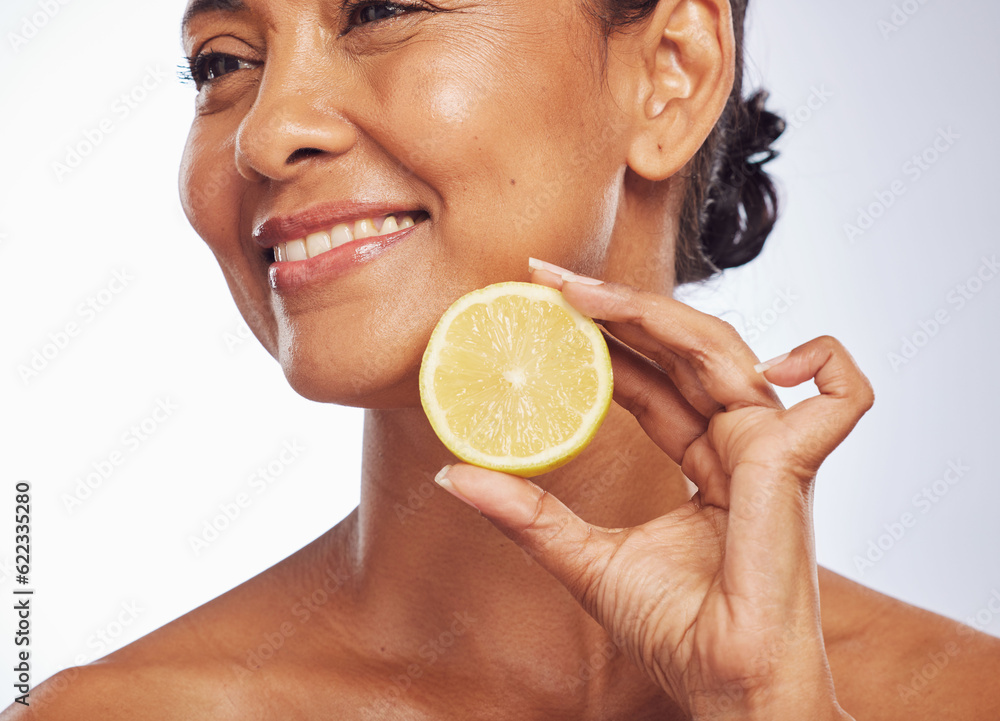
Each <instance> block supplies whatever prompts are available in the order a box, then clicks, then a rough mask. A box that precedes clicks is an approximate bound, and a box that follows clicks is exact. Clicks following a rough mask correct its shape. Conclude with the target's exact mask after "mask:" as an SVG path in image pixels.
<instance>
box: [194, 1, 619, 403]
mask: <svg viewBox="0 0 1000 721" xmlns="http://www.w3.org/2000/svg"><path fill="white" fill-rule="evenodd" d="M407 2H408V3H409V2H410V0H407ZM348 4H349V3H348ZM184 42H185V49H186V52H187V54H188V55H190V56H192V57H196V58H198V60H196V61H195V68H196V72H195V79H196V80H200V81H203V82H202V84H201V88H200V90H199V94H198V97H197V102H196V116H195V119H194V122H193V124H192V127H191V132H190V136H189V138H188V142H187V147H186V149H185V154H184V159H183V163H182V167H181V178H180V184H181V196H182V201H183V204H184V208H185V211H186V213H187V215H188V217H189V219H190V221H191V223H192V224H193V225H194V227H195V229H196V230H197V232H198V233H199V234H200V235H201V236H202V238H204V239H205V241H206V242H207V243H208V245H209V246H210V248H211V249H212V251H213V253H214V254H215V256H216V258H217V259H218V261H219V264H220V265H221V267H222V270H223V273H224V274H225V277H226V280H227V282H228V284H229V287H230V290H231V291H232V293H233V296H234V298H235V299H236V302H237V304H238V305H239V307H240V310H241V312H242V314H243V316H244V318H246V320H247V322H248V323H249V325H250V327H251V328H252V329H253V331H254V333H255V334H256V335H257V337H258V338H259V339H260V340H261V342H262V343H263V344H264V345H265V347H267V349H268V350H269V351H270V352H271V354H272V355H274V356H275V357H276V358H277V359H278V361H279V362H280V363H281V366H282V368H283V369H284V372H285V374H286V376H287V378H288V380H289V382H290V383H291V385H292V386H293V387H294V388H295V390H296V391H298V392H299V393H301V394H302V395H303V396H305V397H307V398H311V399H314V400H318V401H328V402H336V403H342V404H349V405H360V406H367V407H391V406H399V405H415V404H417V403H419V400H418V394H417V383H416V373H417V369H418V367H419V363H420V358H421V355H422V353H423V349H424V346H425V344H426V342H427V339H428V337H429V336H430V332H431V330H432V329H433V327H434V324H435V322H436V321H437V319H438V318H439V317H440V315H441V314H442V313H443V312H444V310H445V308H447V306H448V305H449V304H450V303H451V302H452V301H454V300H455V299H456V298H457V297H458V296H459V295H461V294H463V293H465V292H467V291H470V290H472V289H474V288H478V287H481V286H484V285H487V284H489V283H492V282H497V281H501V280H515V279H516V280H524V279H526V278H527V259H528V257H529V256H535V257H539V258H542V259H544V260H549V261H552V262H555V263H558V264H559V265H563V266H565V267H569V268H573V269H575V270H579V271H581V272H588V271H589V272H599V271H600V269H601V268H602V267H603V263H604V260H605V257H606V254H607V252H608V248H609V244H610V243H611V242H612V235H613V233H612V231H613V226H614V224H615V218H616V215H617V213H618V206H619V202H620V195H621V192H622V186H623V183H622V181H623V176H624V171H625V160H624V159H625V156H626V144H627V140H628V139H627V137H626V135H627V133H626V132H624V130H623V128H624V127H625V123H624V121H623V116H622V114H621V111H620V110H619V109H618V104H617V103H616V99H615V98H614V97H613V96H612V91H611V90H610V86H609V85H608V83H606V82H605V79H604V77H603V76H602V72H601V64H600V63H601V61H600V53H601V43H602V40H601V38H600V37H599V35H598V34H597V31H596V29H595V27H594V25H593V22H592V20H591V19H590V18H589V17H588V16H586V15H585V14H584V12H583V7H582V2H581V0H546V1H545V2H539V1H538V0H436V2H435V4H434V5H431V4H429V3H424V2H416V1H414V4H413V5H409V4H407V5H402V4H388V3H384V2H367V1H366V2H363V3H359V5H358V6H357V7H355V8H353V9H352V8H350V7H344V6H343V4H342V3H340V2H329V1H328V0H326V1H324V0H243V2H240V1H239V0H201V1H199V0H195V2H192V4H191V6H190V7H189V10H188V18H187V22H186V29H185V35H184ZM387 215H393V216H394V219H395V220H396V221H397V225H398V224H399V223H400V222H403V223H404V225H405V221H404V220H403V216H404V215H405V216H407V217H409V218H410V219H411V220H414V221H416V222H415V224H414V225H413V227H412V228H408V229H407V228H404V229H402V230H399V231H395V232H392V231H391V222H390V225H389V226H385V227H383V225H382V223H383V218H384V217H385V216H387ZM365 219H372V221H373V223H372V225H374V230H381V231H383V232H384V233H385V234H384V235H381V236H380V237H368V238H365V237H364V234H365V232H371V231H372V230H373V228H371V227H369V223H367V222H365ZM338 226H346V228H347V229H349V230H350V231H351V235H348V234H347V233H346V232H345V228H344V227H338ZM335 227H338V228H337V230H336V231H334V233H333V236H332V240H331V245H333V244H335V243H343V245H339V246H338V247H336V248H333V249H332V250H330V251H328V252H326V253H322V252H320V251H321V250H322V249H323V248H325V247H326V246H325V245H324V243H325V240H324V237H323V235H322V233H323V232H324V231H325V232H327V233H329V232H330V231H331V230H333V229H334V228H335ZM356 231H357V232H356ZM314 233H319V235H315V236H314V237H313V238H311V239H310V240H309V244H310V245H311V246H312V248H311V251H312V252H313V253H316V254H317V255H315V257H310V258H309V259H308V260H306V261H291V260H284V261H281V262H275V260H274V252H275V251H274V249H273V246H274V244H275V243H279V242H286V243H288V242H289V241H290V243H289V245H287V246H284V248H285V250H283V251H279V253H280V252H284V253H286V254H288V255H286V256H285V257H288V256H289V255H291V257H298V256H295V255H294V254H295V252H296V246H297V245H298V244H297V243H296V242H295V241H296V240H297V239H302V238H307V237H308V236H310V235H313V234H314ZM351 238H354V239H353V240H351ZM298 252H301V250H299V251H298ZM307 252H309V251H307Z"/></svg>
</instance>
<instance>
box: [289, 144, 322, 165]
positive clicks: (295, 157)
mask: <svg viewBox="0 0 1000 721" xmlns="http://www.w3.org/2000/svg"><path fill="white" fill-rule="evenodd" d="M322 153H323V151H322V150H320V149H318V148H299V149H298V150H296V151H295V152H294V153H292V154H291V155H289V156H288V159H287V160H286V161H285V164H286V165H293V164H295V163H297V162H298V161H300V160H302V159H304V158H311V157H312V156H314V155H321V154H322Z"/></svg>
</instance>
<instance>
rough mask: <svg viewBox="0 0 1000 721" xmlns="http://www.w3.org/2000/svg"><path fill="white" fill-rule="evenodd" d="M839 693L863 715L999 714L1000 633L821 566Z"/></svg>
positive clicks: (910, 718)
mask: <svg viewBox="0 0 1000 721" xmlns="http://www.w3.org/2000/svg"><path fill="white" fill-rule="evenodd" d="M820 597H821V604H822V609H823V633H824V637H825V639H826V646H827V654H828V656H829V659H830V667H831V669H832V671H833V678H834V683H835V684H836V687H837V696H838V698H839V699H840V702H841V705H842V706H843V707H844V709H845V710H846V711H848V712H849V713H851V714H853V715H855V716H856V717H857V718H859V719H864V718H878V719H883V720H886V721H893V720H894V719H900V720H902V719H906V720H907V721H922V720H923V719H935V720H936V719H940V718H941V717H942V714H947V716H948V717H949V718H961V719H963V720H965V721H979V720H980V719H982V721H987V720H989V721H993V720H994V719H996V718H1000V639H997V638H995V637H993V636H990V635H988V634H985V633H981V632H979V631H977V630H975V629H974V628H972V627H970V626H968V625H966V624H963V623H959V622H957V621H954V620H952V619H949V618H946V617H944V616H941V615H939V614H936V613H932V612H930V611H927V610H924V609H921V608H918V607H916V606H912V605H910V604H908V603H904V602H903V601H900V600H898V599H895V598H892V597H890V596H886V595H885V594H882V593H879V592H877V591H874V590H872V589H870V588H866V587H865V586H862V585H861V584H858V583H855V582H854V581H851V580H849V579H847V578H844V577H843V576H839V575H837V574H835V573H833V572H832V571H828V570H826V569H820Z"/></svg>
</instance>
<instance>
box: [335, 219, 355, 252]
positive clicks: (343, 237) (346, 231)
mask: <svg viewBox="0 0 1000 721" xmlns="http://www.w3.org/2000/svg"><path fill="white" fill-rule="evenodd" d="M352 240H354V233H352V232H351V229H350V228H348V227H347V225H346V224H345V223H341V224H340V225H335V226H333V230H331V231H330V242H331V243H333V247H334V248H336V247H337V246H338V245H343V244H344V243H350V242H351V241H352Z"/></svg>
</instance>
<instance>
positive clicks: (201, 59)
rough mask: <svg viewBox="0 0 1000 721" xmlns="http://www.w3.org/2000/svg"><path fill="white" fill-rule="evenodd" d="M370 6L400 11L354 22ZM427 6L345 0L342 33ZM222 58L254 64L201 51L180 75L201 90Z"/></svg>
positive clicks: (190, 60) (210, 80)
mask: <svg viewBox="0 0 1000 721" xmlns="http://www.w3.org/2000/svg"><path fill="white" fill-rule="evenodd" d="M368 8H387V9H390V10H398V11H400V12H395V13H393V14H392V15H389V16H387V17H383V18H377V19H374V20H369V21H367V22H356V23H355V22H352V21H353V20H354V19H355V15H357V14H359V13H360V12H361V11H363V10H367V9H368ZM426 9H427V8H426V7H424V6H422V5H417V4H413V3H408V2H396V1H395V0H393V1H392V2H386V1H384V0H345V2H344V4H343V12H344V13H345V14H346V15H347V19H348V23H347V30H345V31H344V32H343V33H342V35H346V34H347V33H348V32H350V31H351V30H353V29H354V28H356V27H360V26H362V25H373V24H377V23H380V22H382V21H383V20H391V19H393V18H396V17H399V16H400V15H405V14H406V13H407V12H414V11H420V10H426ZM220 58H233V59H234V60H236V62H238V63H243V64H246V65H249V66H251V67H252V66H253V63H251V62H250V61H248V60H243V59H242V58H239V57H236V56H235V55H230V54H228V53H217V52H208V53H199V54H197V55H195V56H193V57H186V58H185V60H186V61H187V64H186V65H181V66H178V75H179V76H180V79H181V81H183V82H187V83H194V85H195V87H196V88H198V89H199V90H200V89H201V87H202V85H204V84H206V83H210V82H212V81H213V80H216V79H217V78H218V77H222V76H221V75H220V76H216V77H215V78H210V77H208V65H209V63H211V62H212V61H213V60H218V59H220ZM228 74H229V73H223V75H228Z"/></svg>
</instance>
